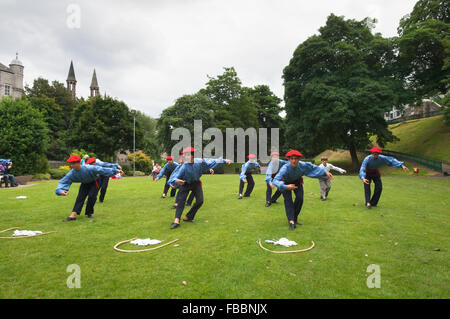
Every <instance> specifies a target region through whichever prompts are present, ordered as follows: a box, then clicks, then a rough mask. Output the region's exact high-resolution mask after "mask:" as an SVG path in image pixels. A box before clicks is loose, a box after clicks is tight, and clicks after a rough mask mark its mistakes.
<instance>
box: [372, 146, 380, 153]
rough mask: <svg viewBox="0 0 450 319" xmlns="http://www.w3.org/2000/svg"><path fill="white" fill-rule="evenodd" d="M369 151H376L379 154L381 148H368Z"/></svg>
mask: <svg viewBox="0 0 450 319" xmlns="http://www.w3.org/2000/svg"><path fill="white" fill-rule="evenodd" d="M370 153H378V154H381V148H378V147H374V148H372V149H370Z"/></svg>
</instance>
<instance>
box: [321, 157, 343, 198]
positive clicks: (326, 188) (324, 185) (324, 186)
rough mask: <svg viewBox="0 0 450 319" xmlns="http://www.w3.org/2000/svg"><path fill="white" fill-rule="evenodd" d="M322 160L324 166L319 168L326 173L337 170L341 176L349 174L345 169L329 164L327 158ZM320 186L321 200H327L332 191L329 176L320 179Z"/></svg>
mask: <svg viewBox="0 0 450 319" xmlns="http://www.w3.org/2000/svg"><path fill="white" fill-rule="evenodd" d="M320 160H321V161H322V164H320V165H319V167H320V168H323V169H324V170H325V171H327V172H330V170H335V171H338V172H339V173H341V174H347V171H346V170H345V169H342V168H339V167H337V166H334V165H332V164H330V163H327V162H328V158H327V157H322V158H321V159H320ZM319 186H320V199H321V200H327V197H328V193H329V192H330V189H331V179H329V178H328V176H326V175H325V176H321V177H319Z"/></svg>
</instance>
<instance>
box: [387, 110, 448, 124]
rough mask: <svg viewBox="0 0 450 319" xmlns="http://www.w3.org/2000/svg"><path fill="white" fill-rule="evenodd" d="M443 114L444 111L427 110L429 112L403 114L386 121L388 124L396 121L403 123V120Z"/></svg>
mask: <svg viewBox="0 0 450 319" xmlns="http://www.w3.org/2000/svg"><path fill="white" fill-rule="evenodd" d="M441 114H442V111H433V112H427V113H423V114H414V115H409V116H402V117H399V118H397V119H394V120H387V121H386V122H387V123H388V124H395V123H401V122H405V121H410V120H417V119H422V118H426V117H433V116H438V115H441Z"/></svg>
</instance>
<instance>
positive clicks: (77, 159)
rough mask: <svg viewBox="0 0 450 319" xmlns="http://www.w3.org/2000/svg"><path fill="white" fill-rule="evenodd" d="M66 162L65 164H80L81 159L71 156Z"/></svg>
mask: <svg viewBox="0 0 450 319" xmlns="http://www.w3.org/2000/svg"><path fill="white" fill-rule="evenodd" d="M66 162H67V163H74V162H81V157H79V156H78V155H72V156H70V157H69V158H68V159H67V161H66Z"/></svg>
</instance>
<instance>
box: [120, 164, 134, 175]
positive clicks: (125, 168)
mask: <svg viewBox="0 0 450 319" xmlns="http://www.w3.org/2000/svg"><path fill="white" fill-rule="evenodd" d="M120 166H122V171H123V172H124V173H125V175H128V176H131V175H133V167H132V166H131V165H128V164H120Z"/></svg>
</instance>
